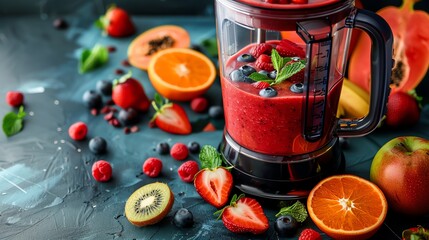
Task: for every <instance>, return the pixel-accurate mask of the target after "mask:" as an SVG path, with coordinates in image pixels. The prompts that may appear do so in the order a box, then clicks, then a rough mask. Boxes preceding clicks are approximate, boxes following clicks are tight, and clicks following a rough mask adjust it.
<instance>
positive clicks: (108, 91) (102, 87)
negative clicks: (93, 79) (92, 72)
mask: <svg viewBox="0 0 429 240" xmlns="http://www.w3.org/2000/svg"><path fill="white" fill-rule="evenodd" d="M95 87H96V89H97V91H98V92H100V93H101V94H103V95H105V96H110V95H112V81H108V80H100V81H98V82H97V85H96V86H95Z"/></svg>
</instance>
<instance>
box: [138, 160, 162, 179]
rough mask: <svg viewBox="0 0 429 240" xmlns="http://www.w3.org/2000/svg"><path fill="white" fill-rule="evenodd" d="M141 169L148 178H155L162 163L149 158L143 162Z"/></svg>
mask: <svg viewBox="0 0 429 240" xmlns="http://www.w3.org/2000/svg"><path fill="white" fill-rule="evenodd" d="M142 169H143V172H144V174H146V175H148V176H149V177H157V176H158V175H159V173H160V172H161V169H162V161H161V160H160V159H159V158H155V157H150V158H148V159H146V160H145V161H144V163H143V168H142Z"/></svg>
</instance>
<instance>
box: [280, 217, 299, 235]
mask: <svg viewBox="0 0 429 240" xmlns="http://www.w3.org/2000/svg"><path fill="white" fill-rule="evenodd" d="M298 227H299V223H298V221H296V219H295V218H294V217H292V216H291V215H283V216H280V217H278V218H277V219H276V222H275V223H274V230H276V232H277V234H278V235H279V236H280V237H292V236H294V235H295V234H296V231H297V230H298Z"/></svg>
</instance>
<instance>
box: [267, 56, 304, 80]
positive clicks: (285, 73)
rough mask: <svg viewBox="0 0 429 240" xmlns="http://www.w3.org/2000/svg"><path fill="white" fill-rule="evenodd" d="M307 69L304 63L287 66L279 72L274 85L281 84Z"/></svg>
mask: <svg viewBox="0 0 429 240" xmlns="http://www.w3.org/2000/svg"><path fill="white" fill-rule="evenodd" d="M304 68H305V64H304V63H303V62H302V61H297V62H292V63H288V64H286V65H285V66H284V67H283V68H282V69H281V70H280V72H279V71H278V72H277V76H276V79H275V81H274V84H277V83H281V82H283V81H284V80H286V79H288V78H290V77H292V76H293V75H295V74H297V73H298V72H300V71H301V70H302V69H304Z"/></svg>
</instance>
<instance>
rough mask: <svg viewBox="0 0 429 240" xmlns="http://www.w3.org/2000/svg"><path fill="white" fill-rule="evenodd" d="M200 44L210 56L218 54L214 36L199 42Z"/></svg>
mask: <svg viewBox="0 0 429 240" xmlns="http://www.w3.org/2000/svg"><path fill="white" fill-rule="evenodd" d="M201 45H202V46H203V47H204V48H205V49H206V50H207V53H208V54H210V55H211V56H212V57H216V56H217V54H218V51H217V39H216V38H214V37H213V38H207V39H204V40H203V41H202V42H201Z"/></svg>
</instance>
